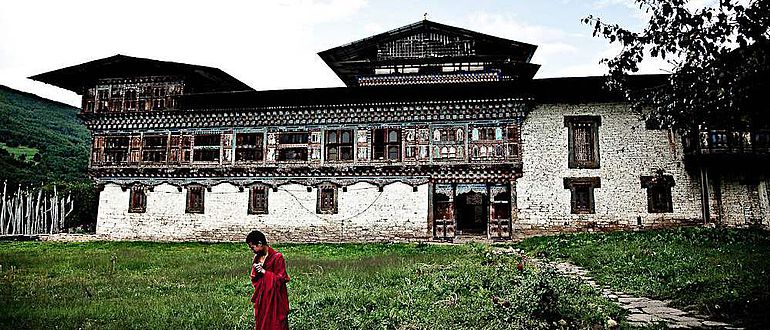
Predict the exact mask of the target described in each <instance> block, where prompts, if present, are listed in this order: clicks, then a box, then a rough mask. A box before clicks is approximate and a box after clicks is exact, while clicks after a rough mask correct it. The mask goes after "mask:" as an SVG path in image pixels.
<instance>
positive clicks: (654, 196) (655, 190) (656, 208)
mask: <svg viewBox="0 0 770 330" xmlns="http://www.w3.org/2000/svg"><path fill="white" fill-rule="evenodd" d="M641 181H642V188H646V189H647V212H649V213H669V212H674V206H673V202H672V198H671V187H673V186H674V177H673V176H670V175H663V172H659V173H658V174H657V175H655V176H642V177H641Z"/></svg>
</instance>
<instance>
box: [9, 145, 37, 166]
mask: <svg viewBox="0 0 770 330" xmlns="http://www.w3.org/2000/svg"><path fill="white" fill-rule="evenodd" d="M0 149H5V150H6V151H8V153H9V154H11V155H13V156H14V157H16V158H18V157H19V155H24V156H25V157H26V159H27V161H32V158H33V157H35V154H36V153H38V152H39V151H38V150H37V149H36V148H30V147H25V146H18V147H9V146H7V145H6V144H5V143H3V142H0Z"/></svg>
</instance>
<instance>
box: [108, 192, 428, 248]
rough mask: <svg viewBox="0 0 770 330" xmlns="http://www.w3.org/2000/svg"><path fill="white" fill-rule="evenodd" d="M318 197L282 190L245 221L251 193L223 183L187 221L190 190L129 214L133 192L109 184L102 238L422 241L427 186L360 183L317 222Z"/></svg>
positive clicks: (157, 195) (164, 195)
mask: <svg viewBox="0 0 770 330" xmlns="http://www.w3.org/2000/svg"><path fill="white" fill-rule="evenodd" d="M317 193H318V192H317V190H316V188H313V189H312V191H311V192H308V191H307V187H306V186H303V185H298V184H288V185H282V186H280V187H279V188H278V191H276V192H274V191H272V190H270V192H269V195H268V209H269V214H265V215H252V214H248V212H247V211H248V196H249V192H248V189H246V190H244V191H243V192H239V190H238V187H236V186H234V185H231V184H227V183H223V184H219V185H216V186H213V187H212V189H211V191H210V192H209V191H207V192H205V209H204V211H205V213H203V214H188V213H185V202H186V194H187V191H186V189H183V190H182V191H181V192H180V191H178V190H177V188H176V187H175V186H171V185H168V184H161V185H159V186H157V187H155V188H154V190H153V191H148V192H147V210H146V212H145V213H129V212H128V203H129V195H130V190H126V191H123V190H122V189H121V188H120V186H118V185H115V184H107V185H105V187H104V190H103V191H102V192H101V194H100V196H99V213H98V218H97V228H96V231H97V234H99V235H107V236H109V237H111V238H113V239H127V240H128V239H131V240H133V239H138V240H168V241H179V240H190V241H242V240H243V239H244V238H245V237H246V234H247V233H248V232H249V231H251V230H254V229H258V230H261V231H263V232H264V233H265V234H266V235H267V237H268V240H269V241H271V242H340V241H372V242H375V241H383V242H384V241H389V242H390V241H424V240H428V239H430V237H431V236H430V235H431V231H429V230H428V220H427V217H428V184H423V185H420V186H418V189H417V191H416V192H415V191H413V188H412V186H410V185H407V184H403V183H398V182H397V183H393V184H389V185H386V186H384V188H383V191H382V192H379V191H378V188H377V186H375V185H371V184H369V183H356V184H354V185H351V186H348V187H347V191H346V192H343V190H342V188H339V190H338V210H339V213H338V214H316V213H315V210H316V198H317Z"/></svg>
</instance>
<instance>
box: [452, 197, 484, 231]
mask: <svg viewBox="0 0 770 330" xmlns="http://www.w3.org/2000/svg"><path fill="white" fill-rule="evenodd" d="M455 204H456V209H457V210H456V214H457V218H456V221H457V233H458V234H479V235H481V234H486V232H487V221H488V219H489V197H488V196H487V195H486V194H484V193H481V192H477V191H474V190H470V191H468V192H465V193H461V194H458V195H457V198H456V199H455Z"/></svg>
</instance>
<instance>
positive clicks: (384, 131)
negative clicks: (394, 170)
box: [372, 127, 403, 162]
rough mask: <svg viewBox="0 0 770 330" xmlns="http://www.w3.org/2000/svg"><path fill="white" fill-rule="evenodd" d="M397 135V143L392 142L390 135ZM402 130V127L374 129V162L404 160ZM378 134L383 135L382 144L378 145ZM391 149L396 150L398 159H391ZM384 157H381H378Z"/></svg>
mask: <svg viewBox="0 0 770 330" xmlns="http://www.w3.org/2000/svg"><path fill="white" fill-rule="evenodd" d="M391 132H395V133H396V141H391V139H390V133H391ZM401 133H402V132H401V128H400V127H383V128H375V129H372V160H373V161H390V162H400V161H401V159H402V158H403V157H402V155H401V150H402V148H401V141H402V136H401ZM378 134H380V135H382V143H381V144H377V142H376V141H377V139H378V138H377V136H378ZM391 148H396V153H397V157H395V158H391V157H390V150H391ZM380 154H381V155H382V157H379V156H378V155H380Z"/></svg>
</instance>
